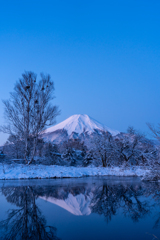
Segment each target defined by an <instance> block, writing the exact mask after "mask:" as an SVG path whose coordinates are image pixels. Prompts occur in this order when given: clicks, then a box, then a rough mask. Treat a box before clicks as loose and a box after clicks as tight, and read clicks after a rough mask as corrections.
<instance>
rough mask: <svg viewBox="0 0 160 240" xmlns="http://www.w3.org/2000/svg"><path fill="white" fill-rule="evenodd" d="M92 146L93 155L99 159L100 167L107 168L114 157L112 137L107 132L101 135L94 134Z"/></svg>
mask: <svg viewBox="0 0 160 240" xmlns="http://www.w3.org/2000/svg"><path fill="white" fill-rule="evenodd" d="M93 144H94V147H93V149H94V153H95V155H96V156H97V157H98V158H100V159H101V161H102V166H103V167H107V166H109V165H110V164H111V159H112V157H113V155H114V148H113V137H112V135H111V134H110V133H109V132H106V131H102V132H101V134H96V136H95V137H94V140H93Z"/></svg>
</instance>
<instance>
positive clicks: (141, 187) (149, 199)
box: [0, 178, 160, 240]
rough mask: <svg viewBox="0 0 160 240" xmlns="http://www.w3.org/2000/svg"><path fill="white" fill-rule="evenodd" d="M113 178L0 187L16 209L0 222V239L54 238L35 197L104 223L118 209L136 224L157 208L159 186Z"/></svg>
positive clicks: (159, 222) (159, 197) (159, 200)
mask: <svg viewBox="0 0 160 240" xmlns="http://www.w3.org/2000/svg"><path fill="white" fill-rule="evenodd" d="M115 179H116V180H114V179H113V178H107V179H102V180H99V179H97V180H96V179H95V180H94V181H93V179H92V181H91V180H89V179H88V180H86V179H85V180H83V179H82V180H76V181H75V180H70V181H69V180H65V179H64V180H61V181H58V180H57V181H56V180H53V181H49V182H48V183H49V184H48V185H47V184H44V185H43V184H41V185H37V184H35V185H34V184H32V185H28V184H26V186H25V185H24V186H12V187H9V186H6V187H5V185H4V186H3V187H1V192H2V194H3V195H4V196H5V197H6V200H7V201H8V202H10V203H13V204H14V205H16V206H17V209H11V210H10V211H9V214H8V218H7V219H5V220H3V221H1V222H0V227H1V229H3V230H4V231H5V232H6V235H5V236H4V237H3V238H1V239H26V240H28V239H58V238H57V236H56V229H55V228H54V227H53V226H47V221H46V219H45V218H44V216H43V215H42V213H41V209H40V208H39V207H38V206H37V204H36V199H37V198H41V199H43V200H46V201H48V202H50V203H53V204H55V205H57V206H59V207H61V208H63V209H65V210H67V211H69V212H70V213H72V214H74V215H77V216H80V215H89V214H91V213H95V214H98V215H103V216H104V217H105V220H106V222H109V221H111V220H112V217H113V216H114V215H116V214H117V213H118V212H119V210H120V212H121V214H122V215H123V216H125V217H129V218H130V219H132V221H139V220H140V219H142V218H145V217H146V216H148V215H149V214H150V213H151V212H152V210H153V209H155V208H156V206H158V205H159V203H160V184H158V183H142V182H140V181H136V180H135V179H134V181H133V182H132V181H127V179H126V178H125V179H126V181H123V178H115ZM117 179H119V180H118V181H117ZM120 179H121V180H120ZM33 182H34V181H33ZM44 182H45V181H44ZM31 183H32V181H31ZM41 183H43V181H41ZM157 216H158V217H157V219H156V222H155V227H159V226H160V214H159V215H157Z"/></svg>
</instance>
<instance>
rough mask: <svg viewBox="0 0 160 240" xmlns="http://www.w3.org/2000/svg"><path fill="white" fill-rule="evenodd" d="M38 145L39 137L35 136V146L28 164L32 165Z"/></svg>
mask: <svg viewBox="0 0 160 240" xmlns="http://www.w3.org/2000/svg"><path fill="white" fill-rule="evenodd" d="M36 147H37V137H36V138H34V146H33V152H32V157H31V160H30V162H29V163H28V165H30V164H31V163H32V162H33V160H34V156H35V153H36Z"/></svg>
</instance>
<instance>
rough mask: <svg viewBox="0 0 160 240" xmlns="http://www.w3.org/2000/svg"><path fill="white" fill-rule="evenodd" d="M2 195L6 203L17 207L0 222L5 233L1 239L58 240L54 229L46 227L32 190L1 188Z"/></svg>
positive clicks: (29, 188)
mask: <svg viewBox="0 0 160 240" xmlns="http://www.w3.org/2000/svg"><path fill="white" fill-rule="evenodd" d="M2 193H3V194H4V195H5V197H6V199H7V201H8V202H11V203H14V204H15V205H16V206H17V207H19V209H12V210H10V211H9V213H8V218H7V219H6V220H3V221H1V222H0V226H1V228H3V229H5V230H6V232H7V233H6V235H5V236H4V237H3V239H9V240H10V239H24V240H28V239H31V240H32V239H34V240H35V239H38V240H42V239H46V240H47V239H48V240H49V239H57V240H58V239H59V238H58V237H56V228H54V227H51V226H46V220H45V218H44V217H43V216H42V214H41V211H40V209H39V208H38V207H37V205H36V202H35V200H36V192H35V191H34V189H33V188H31V187H16V188H3V189H2ZM1 239H2V238H1Z"/></svg>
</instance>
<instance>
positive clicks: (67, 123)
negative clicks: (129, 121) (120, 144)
mask: <svg viewBox="0 0 160 240" xmlns="http://www.w3.org/2000/svg"><path fill="white" fill-rule="evenodd" d="M60 129H61V130H62V129H63V130H66V131H67V133H68V135H69V136H70V135H71V134H72V133H73V132H75V133H78V134H81V133H83V132H87V133H88V134H91V133H93V132H94V130H95V129H96V130H101V131H103V130H104V129H105V130H106V131H108V132H110V133H111V134H112V135H113V136H115V135H117V134H118V133H119V132H118V131H116V130H111V129H110V128H108V127H106V126H104V125H103V124H101V123H99V122H97V121H96V120H94V119H93V118H91V117H89V116H88V115H86V114H76V115H73V116H71V117H69V118H67V119H66V120H64V121H63V122H61V123H59V124H57V125H55V126H53V127H50V128H48V129H46V130H45V134H48V133H52V132H55V131H57V130H60Z"/></svg>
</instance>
